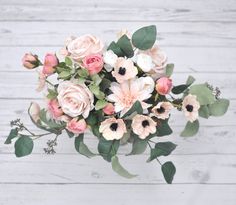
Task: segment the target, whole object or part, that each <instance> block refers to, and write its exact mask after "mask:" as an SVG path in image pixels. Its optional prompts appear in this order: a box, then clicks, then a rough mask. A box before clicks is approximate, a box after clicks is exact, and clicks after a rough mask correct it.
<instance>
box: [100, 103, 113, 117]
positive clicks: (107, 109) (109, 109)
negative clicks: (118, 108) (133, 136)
mask: <svg viewBox="0 0 236 205" xmlns="http://www.w3.org/2000/svg"><path fill="white" fill-rule="evenodd" d="M103 112H104V113H105V114H107V115H112V114H114V113H115V107H114V105H113V104H112V103H108V104H107V105H106V106H105V107H104V108H103Z"/></svg>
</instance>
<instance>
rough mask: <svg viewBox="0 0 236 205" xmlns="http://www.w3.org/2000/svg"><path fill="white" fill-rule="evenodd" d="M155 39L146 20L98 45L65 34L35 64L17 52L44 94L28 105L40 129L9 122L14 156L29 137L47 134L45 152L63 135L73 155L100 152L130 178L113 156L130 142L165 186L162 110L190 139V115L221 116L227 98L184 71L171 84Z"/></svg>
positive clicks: (193, 120)
mask: <svg viewBox="0 0 236 205" xmlns="http://www.w3.org/2000/svg"><path fill="white" fill-rule="evenodd" d="M155 43H156V27H155V26H154V25H151V26H146V27H143V28H140V29H138V30H137V31H135V32H134V33H133V35H131V34H130V33H129V32H128V31H126V30H122V31H121V32H120V33H119V37H118V40H117V41H113V42H111V43H110V45H109V46H108V47H107V48H106V49H105V46H104V44H103V43H102V41H100V39H98V38H97V37H95V36H93V35H83V36H80V37H70V38H68V39H67V40H66V42H65V45H64V47H63V48H62V49H61V50H60V51H59V52H58V53H57V54H52V53H48V54H46V56H45V58H44V61H43V62H41V61H40V60H39V58H38V56H37V55H33V54H31V53H28V54H25V56H24V57H23V60H22V61H23V65H24V67H26V68H27V69H34V68H38V69H37V71H38V73H39V86H38V88H37V90H38V91H43V90H44V91H45V93H46V102H47V103H46V104H47V106H46V108H43V109H41V108H40V106H39V105H38V104H37V103H35V102H32V103H31V105H30V107H29V110H28V113H29V116H30V118H31V120H32V122H33V123H34V124H35V125H36V126H37V127H38V128H40V129H41V130H43V133H42V134H35V133H33V132H32V131H30V130H29V129H28V128H27V127H26V126H25V125H24V124H23V123H22V122H21V121H20V119H17V120H14V121H12V122H11V126H12V129H11V131H10V134H9V136H8V137H7V139H6V141H5V144H10V143H11V142H12V140H15V145H14V147H15V155H16V156H17V157H22V156H26V155H29V154H30V153H31V152H32V150H33V146H34V143H33V142H34V140H35V139H38V138H41V137H43V136H46V135H54V137H53V138H52V140H49V141H48V142H47V145H48V147H47V148H45V149H44V151H45V152H46V153H48V154H53V153H55V149H54V147H55V146H56V145H57V140H58V137H59V136H60V135H61V134H62V133H63V132H66V133H67V134H68V136H69V137H70V138H74V146H75V149H76V151H77V152H78V153H80V154H81V155H84V156H86V157H88V158H91V157H94V156H101V157H103V159H104V160H106V161H108V162H111V165H112V169H113V170H114V171H115V172H117V173H118V174H119V175H121V176H123V177H126V178H132V177H135V176H136V175H133V174H131V173H129V172H128V171H127V170H126V169H124V167H123V166H122V165H121V164H120V162H119V159H118V157H117V153H118V150H119V147H120V146H121V145H123V144H126V143H131V144H132V149H131V150H130V153H128V154H127V155H136V154H141V153H143V152H144V151H145V150H146V148H148V149H149V151H150V155H149V158H148V159H147V162H151V161H153V160H157V162H158V163H159V164H160V166H161V170H162V173H163V176H164V178H165V181H166V182H167V183H172V180H173V177H174V175H175V172H176V168H175V166H174V164H173V162H171V161H166V162H164V163H162V162H161V161H160V160H159V159H158V158H159V157H162V156H168V155H169V154H171V153H172V151H173V150H174V149H175V148H176V146H177V145H176V144H174V143H172V142H170V141H166V142H163V141H162V142H160V141H159V140H158V139H159V138H160V137H163V136H166V135H170V134H171V133H172V129H171V128H170V126H169V124H168V120H169V117H170V112H171V111H172V110H173V109H177V110H178V111H180V112H183V115H184V116H185V119H186V122H187V123H186V126H185V128H184V130H183V131H182V133H181V136H183V137H188V136H193V135H195V134H196V133H197V132H198V129H199V121H198V118H199V117H202V118H209V117H210V116H222V115H223V114H224V113H225V112H226V111H227V109H228V106H229V100H227V99H223V98H220V90H219V88H217V87H216V88H215V87H213V86H211V85H209V84H208V83H204V84H193V83H194V81H195V79H194V78H193V77H192V76H189V77H188V78H187V80H186V82H185V83H183V84H181V85H176V86H173V84H172V80H171V75H172V72H173V69H174V64H169V63H167V57H166V55H165V53H164V52H163V51H162V50H161V49H160V48H159V47H158V45H156V44H155ZM87 129H89V130H90V131H91V132H90V133H92V134H93V135H94V137H95V138H97V140H98V145H97V151H96V152H92V151H91V150H90V149H89V148H88V146H87V145H86V144H85V142H84V138H86V134H85V132H86V130H87ZM86 133H87V132H86Z"/></svg>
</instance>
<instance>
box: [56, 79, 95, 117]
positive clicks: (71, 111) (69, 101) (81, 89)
mask: <svg viewBox="0 0 236 205" xmlns="http://www.w3.org/2000/svg"><path fill="white" fill-rule="evenodd" d="M57 91H58V96H57V99H58V102H59V104H60V106H61V108H62V110H63V112H64V113H65V114H67V115H69V116H70V117H78V116H79V115H82V116H83V117H84V118H87V117H88V115H89V112H90V110H92V109H93V108H94V105H93V102H94V96H93V94H92V92H91V91H90V90H89V89H88V87H87V86H86V85H85V84H75V83H72V82H70V81H64V82H62V83H60V84H59V86H58V89H57Z"/></svg>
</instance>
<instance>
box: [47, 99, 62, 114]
mask: <svg viewBox="0 0 236 205" xmlns="http://www.w3.org/2000/svg"><path fill="white" fill-rule="evenodd" d="M48 111H49V113H50V114H51V116H52V117H53V118H54V119H58V118H59V117H61V116H62V115H63V111H62V109H61V107H60V105H59V103H58V101H57V99H53V100H49V102H48Z"/></svg>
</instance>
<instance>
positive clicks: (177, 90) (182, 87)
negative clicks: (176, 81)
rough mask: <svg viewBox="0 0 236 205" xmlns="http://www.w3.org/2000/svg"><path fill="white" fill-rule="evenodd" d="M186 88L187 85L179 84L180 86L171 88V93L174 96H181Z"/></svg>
mask: <svg viewBox="0 0 236 205" xmlns="http://www.w3.org/2000/svg"><path fill="white" fill-rule="evenodd" d="M188 86H189V85H186V84H181V85H177V86H174V87H173V88H172V90H171V92H172V93H174V94H176V95H178V94H181V93H183V92H184V91H185V90H186V89H187V88H188Z"/></svg>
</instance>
